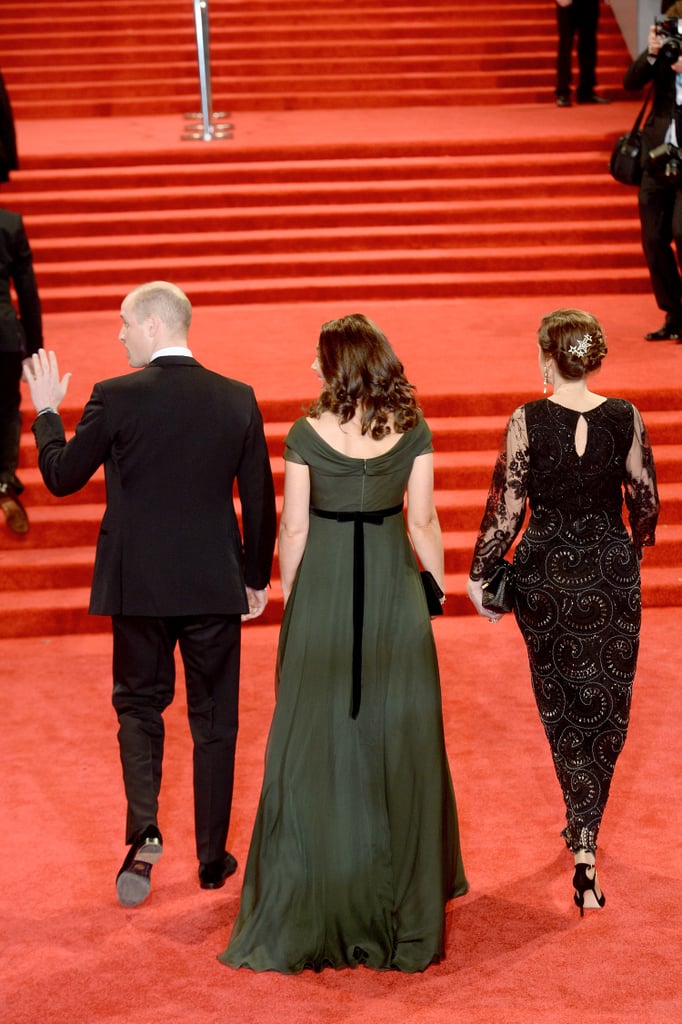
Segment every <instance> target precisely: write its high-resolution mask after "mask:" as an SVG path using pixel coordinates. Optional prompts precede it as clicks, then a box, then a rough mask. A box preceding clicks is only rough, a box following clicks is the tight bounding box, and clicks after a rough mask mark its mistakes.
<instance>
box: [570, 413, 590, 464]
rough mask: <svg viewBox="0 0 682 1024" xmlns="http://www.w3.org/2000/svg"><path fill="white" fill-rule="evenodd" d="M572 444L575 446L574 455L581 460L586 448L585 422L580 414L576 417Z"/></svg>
mask: <svg viewBox="0 0 682 1024" xmlns="http://www.w3.org/2000/svg"><path fill="white" fill-rule="evenodd" d="M573 443H574V444H575V450H576V454H577V455H578V457H579V458H582V457H583V455H584V454H585V449H586V448H587V420H586V419H585V417H584V416H583V414H582V413H581V414H580V416H579V417H578V422H577V424H576V428H575V436H574V438H573Z"/></svg>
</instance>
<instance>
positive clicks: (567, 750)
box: [467, 309, 659, 915]
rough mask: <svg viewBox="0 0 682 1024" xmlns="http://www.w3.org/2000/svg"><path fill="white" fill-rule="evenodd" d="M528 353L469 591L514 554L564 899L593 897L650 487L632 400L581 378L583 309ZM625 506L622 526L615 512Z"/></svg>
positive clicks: (597, 346)
mask: <svg viewBox="0 0 682 1024" xmlns="http://www.w3.org/2000/svg"><path fill="white" fill-rule="evenodd" d="M538 348H539V363H540V369H541V371H542V373H543V377H544V382H545V394H546V393H547V386H548V384H551V386H552V391H553V393H552V395H551V396H550V397H548V398H543V399H540V400H539V401H535V402H528V403H527V404H526V405H523V406H520V407H519V408H518V409H516V410H515V411H514V412H513V413H512V415H511V418H510V420H509V423H508V426H507V430H506V434H505V437H504V440H503V443H502V447H501V451H500V454H499V456H498V459H497V462H496V465H495V469H494V472H493V478H492V482H491V485H490V491H489V494H488V500H487V504H486V509H485V513H484V516H483V520H482V522H481V527H480V531H479V536H478V541H477V543H476V547H475V551H474V557H473V562H472V566H471V575H470V579H469V582H468V587H467V589H468V593H469V597H470V598H471V600H472V601H473V603H474V605H475V606H476V609H477V610H478V612H479V614H481V615H483V616H485V617H487V618H489V619H490V621H491V622H496V621H498V619H499V615H498V614H495V613H492V612H490V611H488V610H487V609H485V608H484V607H483V605H482V600H481V597H482V583H483V581H484V580H486V579H487V578H489V577H490V576H491V574H492V570H493V568H494V566H495V564H496V563H497V562H498V561H499V559H500V558H501V557H502V556H503V555H505V554H506V553H507V551H509V549H510V547H511V545H512V543H513V541H514V539H515V537H516V536H517V534H518V533H519V531H520V530H521V527H522V525H523V521H524V517H525V511H526V502H527V503H528V504H529V506H530V512H531V514H530V518H529V521H528V524H527V526H526V528H525V531H524V533H523V536H522V538H521V540H520V541H519V544H518V546H517V548H516V550H515V553H514V559H513V560H514V568H515V597H514V614H515V616H516V620H517V622H518V625H519V628H520V630H521V633H522V635H523V638H524V640H525V642H526V647H527V649H528V660H529V662H530V671H531V679H532V684H533V691H534V694H535V699H536V702H537V706H538V710H539V712H540V719H541V721H542V724H543V726H544V728H545V732H546V734H547V738H548V740H549V744H550V748H551V751H552V757H553V759H554V766H555V769H556V773H557V776H558V779H559V784H560V785H561V789H562V793H563V797H564V801H565V804H566V827H565V829H564V830H563V833H562V835H563V837H564V839H565V840H566V845H567V846H568V848H569V850H570V851H571V852H572V853H573V855H574V859H575V869H574V876H573V886H574V889H575V895H574V899H575V902H576V904H577V905H578V907H579V908H580V913H581V915H582V913H583V907H602V906H603V905H604V902H605V898H604V895H603V893H602V891H601V888H600V885H599V881H598V878H597V873H596V867H595V853H596V849H597V836H598V833H599V826H600V824H601V819H602V815H603V813H604V807H605V805H606V800H607V798H608V794H609V787H610V785H611V779H612V776H613V771H614V768H615V764H616V760H617V758H618V755H619V753H620V751H621V750H622V748H623V744H624V742H625V737H626V734H627V728H628V720H629V714H630V699H631V694H632V683H633V679H634V675H635V668H636V664H637V650H638V645H639V629H640V619H641V599H640V576H639V563H640V560H641V558H642V548H643V547H644V546H645V545H649V544H653V543H654V539H655V527H656V520H657V517H658V508H659V503H658V494H657V490H656V476H655V472H654V462H653V456H652V452H651V447H650V445H649V439H648V437H647V433H646V430H645V427H644V424H643V423H642V418H641V416H640V414H639V412H638V410H637V409H636V408H635V406H633V405H632V404H631V403H630V402H626V401H624V400H623V399H619V398H605V397H604V396H602V395H597V394H595V393H594V392H592V391H590V389H589V388H588V379H589V377H590V375H591V374H592V373H593V372H594V371H596V370H598V369H599V367H600V365H601V361H602V359H603V357H604V356H605V355H606V344H605V340H604V332H603V330H602V328H601V326H600V324H599V323H598V321H597V320H596V319H595V318H594V317H593V316H591V315H590V314H589V313H585V312H583V311H582V310H577V309H559V310H556V311H555V312H554V313H550V314H549V315H548V316H546V317H544V318H543V320H542V323H541V325H540V329H539V332H538ZM623 499H624V500H625V504H626V506H627V511H628V518H629V524H630V534H628V531H627V530H626V528H625V525H624V523H623V518H622V507H623Z"/></svg>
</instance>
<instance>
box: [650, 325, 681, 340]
mask: <svg viewBox="0 0 682 1024" xmlns="http://www.w3.org/2000/svg"><path fill="white" fill-rule="evenodd" d="M644 340H645V341H682V325H681V326H679V327H678V326H677V325H676V324H668V323H665V324H663V326H662V327H659V328H658V330H657V331H649V333H648V334H645V335H644Z"/></svg>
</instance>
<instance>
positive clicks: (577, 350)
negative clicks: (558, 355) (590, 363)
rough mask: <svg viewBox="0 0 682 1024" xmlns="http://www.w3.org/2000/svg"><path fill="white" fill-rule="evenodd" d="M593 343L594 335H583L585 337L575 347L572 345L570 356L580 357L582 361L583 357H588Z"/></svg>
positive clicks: (569, 351)
mask: <svg viewBox="0 0 682 1024" xmlns="http://www.w3.org/2000/svg"><path fill="white" fill-rule="evenodd" d="M591 341H592V335H591V334H583V336H582V338H581V339H580V341H578V342H576V343H575V345H571V347H570V348H569V350H568V354H569V355H570V356H579V357H580V359H582V357H583V356H586V355H587V353H588V351H589V348H590V342H591Z"/></svg>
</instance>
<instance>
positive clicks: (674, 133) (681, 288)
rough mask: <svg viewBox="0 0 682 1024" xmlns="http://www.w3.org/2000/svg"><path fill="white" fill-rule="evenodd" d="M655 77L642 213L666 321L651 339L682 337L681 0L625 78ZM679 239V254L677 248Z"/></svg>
mask: <svg viewBox="0 0 682 1024" xmlns="http://www.w3.org/2000/svg"><path fill="white" fill-rule="evenodd" d="M650 82H653V109H652V110H651V113H650V114H649V116H648V117H647V119H646V122H645V124H644V127H643V131H642V135H643V140H642V141H643V154H642V182H641V185H640V189H639V218H640V222H641V226H642V248H643V250H644V256H645V258H646V261H647V265H648V267H649V275H650V277H651V285H652V288H653V291H654V297H655V299H656V303H657V305H658V307H659V309H662V310H663V311H664V313H665V323H664V324H663V326H662V327H660V328H659V329H658V330H657V331H651V332H650V333H649V334H645V335H644V337H645V338H646V340H647V341H667V340H672V341H676V342H680V341H682V277H681V276H680V268H679V264H678V261H679V260H680V259H682V155H681V154H680V151H679V149H678V146H682V0H678V2H677V3H674V4H673V5H672V6H671V7H669V8H668V9H667V10H666V11H665V13H664V16H663V17H662V18H657V19H656V24H655V25H652V26H651V27H650V29H649V38H648V46H647V49H646V50H645V51H644V52H643V53H641V54H640V55H639V57H637V59H636V60H635V61H634V62H633V64H632V65H631V67H630V69H629V70H628V71H627V73H626V75H625V79H624V82H623V84H624V86H625V88H626V89H628V90H636V89H637V90H638V89H642V88H643V87H644V86H647V85H648V84H649V83H650ZM673 239H674V241H675V249H676V251H677V258H676V256H675V252H673V248H672V243H673Z"/></svg>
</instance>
